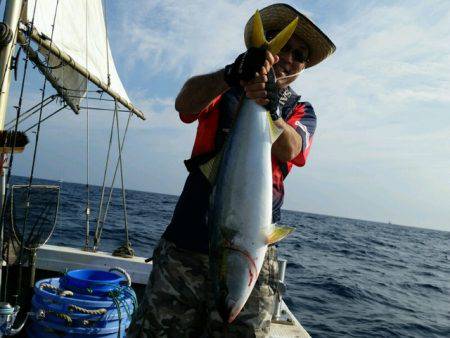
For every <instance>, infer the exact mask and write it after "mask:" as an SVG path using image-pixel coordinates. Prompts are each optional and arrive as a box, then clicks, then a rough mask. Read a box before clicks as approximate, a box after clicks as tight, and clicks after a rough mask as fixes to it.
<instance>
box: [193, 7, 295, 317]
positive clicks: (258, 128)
mask: <svg viewBox="0 0 450 338" xmlns="http://www.w3.org/2000/svg"><path fill="white" fill-rule="evenodd" d="M296 26H297V19H296V20H294V21H293V22H292V23H291V24H290V25H288V26H287V27H286V28H285V29H284V30H283V31H282V32H280V33H279V34H278V35H277V37H275V38H274V39H272V40H271V41H270V42H267V41H266V39H265V37H264V31H263V27H262V23H261V18H260V17H259V13H258V11H257V12H256V13H255V16H254V26H253V37H252V42H253V45H254V46H257V47H259V46H261V45H265V46H267V48H268V49H269V50H270V51H271V52H272V53H273V54H277V53H278V52H279V50H280V49H281V48H282V47H283V46H284V44H285V43H286V42H287V41H288V40H289V38H290V37H291V35H292V33H293V31H294V30H295V27H296ZM280 133H281V131H280V130H278V128H277V127H276V126H275V125H274V124H273V122H272V119H271V118H270V114H269V113H268V112H267V111H266V109H265V108H263V107H262V106H260V105H258V104H256V103H255V102H254V101H252V100H249V99H247V98H244V99H243V101H242V104H241V108H240V110H239V112H238V114H237V117H236V121H235V123H234V126H233V128H232V131H231V133H230V135H229V137H228V139H227V141H226V143H225V145H224V147H223V149H222V151H221V153H220V154H219V155H218V156H217V157H216V158H214V159H213V160H211V161H210V162H208V163H206V164H205V165H203V166H202V167H201V170H202V171H203V173H204V174H205V175H206V176H207V177H208V178H209V179H210V181H211V183H213V184H214V185H213V192H212V195H211V211H210V215H209V226H210V269H211V276H212V279H213V288H214V291H215V296H216V303H217V308H218V310H219V313H220V315H221V316H222V319H223V320H224V322H226V323H231V322H232V321H233V320H234V319H235V318H236V316H237V315H238V314H239V312H240V311H241V309H242V308H243V306H244V305H245V303H246V301H247V299H248V297H249V296H250V293H251V291H252V289H253V287H254V285H255V282H256V280H257V278H258V275H259V272H260V270H261V267H262V264H263V261H264V257H265V254H266V251H267V246H268V245H269V244H271V243H274V242H276V241H278V240H280V239H282V238H284V237H285V236H286V235H287V234H289V233H290V232H291V231H292V228H287V227H285V228H282V227H275V226H273V225H272V224H271V220H272V165H271V148H272V143H273V142H274V141H275V140H276V138H277V137H278V136H279V135H280Z"/></svg>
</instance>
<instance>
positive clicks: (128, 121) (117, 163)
mask: <svg viewBox="0 0 450 338" xmlns="http://www.w3.org/2000/svg"><path fill="white" fill-rule="evenodd" d="M132 115H133V113H131V112H130V113H129V115H128V120H127V124H126V126H125V132H124V134H123V136H122V143H121V144H120V143H119V144H120V146H119V153H120V152H122V149H123V146H124V144H125V138H126V135H127V131H128V126H129V125H130V120H131V116H132ZM118 169H119V161H118V160H117V162H116V168H115V169H114V175H113V179H112V182H111V187H110V190H109V196H108V201H107V202H106V207H105V212H104V213H103V219H102V220H101V221H100V228H99V232H98V238H97V246H98V245H99V244H100V239H101V236H102V231H103V226H104V224H105V222H106V217H107V215H108V209H109V205H110V203H111V199H112V194H113V191H114V190H113V187H114V183H115V181H116V176H117V171H118Z"/></svg>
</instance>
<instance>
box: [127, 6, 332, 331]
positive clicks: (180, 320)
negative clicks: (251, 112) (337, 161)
mask: <svg viewBox="0 0 450 338" xmlns="http://www.w3.org/2000/svg"><path fill="white" fill-rule="evenodd" d="M260 14H261V18H262V22H263V27H264V29H265V34H266V38H267V40H268V41H270V39H272V38H273V37H274V36H275V35H276V34H277V33H278V32H279V31H280V30H281V29H283V28H284V27H285V26H287V24H289V23H290V22H291V21H292V20H293V19H294V18H295V17H297V16H298V17H299V23H298V26H297V28H296V30H295V32H294V34H293V35H292V37H291V38H290V40H289V41H288V42H287V44H286V45H285V47H284V48H283V49H282V51H281V52H280V53H279V55H272V54H271V53H270V52H269V51H267V50H265V49H263V48H249V49H248V51H247V52H246V53H243V54H241V55H240V56H239V57H238V58H237V59H236V61H235V62H234V63H232V64H230V65H228V66H226V67H225V68H224V69H222V70H219V71H217V72H215V73H211V74H206V75H200V76H195V77H193V78H191V79H189V80H188V81H187V82H186V83H185V85H184V86H183V88H182V89H181V91H180V93H179V94H178V97H177V99H176V102H175V108H176V110H177V111H178V112H179V114H180V118H181V120H182V121H183V122H185V123H191V122H194V121H198V123H199V124H198V129H197V135H196V139H195V143H194V148H193V151H192V157H191V159H189V160H188V161H185V163H186V167H187V168H188V170H189V176H188V178H187V180H186V184H185V186H184V189H183V192H182V194H181V196H180V198H179V200H178V203H177V206H176V208H175V212H174V215H173V218H172V221H171V223H170V225H169V226H168V228H167V229H166V231H165V233H164V235H163V238H162V239H161V241H160V242H159V244H158V246H157V248H156V249H155V251H154V255H153V270H152V273H151V276H150V279H149V283H148V285H147V290H146V295H145V297H144V300H143V302H142V304H141V305H140V308H139V311H138V313H137V315H136V317H135V318H134V321H133V323H132V325H131V327H130V330H129V333H128V337H223V336H227V337H264V336H267V334H268V332H269V325H270V321H271V318H272V314H273V305H274V300H275V291H276V290H275V286H274V283H273V282H274V280H276V278H277V267H278V265H277V259H276V250H275V247H274V246H270V247H269V249H268V252H267V255H266V258H265V261H264V265H263V267H262V270H261V272H260V275H259V278H258V281H257V283H256V285H255V287H254V289H253V292H252V294H251V296H250V298H249V299H248V301H247V303H246V305H245V306H244V308H243V310H242V311H241V313H240V314H239V315H238V317H237V318H236V319H235V321H234V322H233V323H232V324H230V325H224V324H223V323H222V320H221V318H220V316H219V314H218V312H217V310H216V309H215V304H214V297H213V295H212V291H211V280H210V278H209V274H208V271H209V266H208V225H207V212H208V207H209V196H210V193H211V189H212V188H211V186H210V184H209V182H208V181H207V180H206V178H205V177H204V176H203V174H202V173H201V172H200V170H199V165H201V164H203V163H205V162H206V161H208V160H209V159H210V158H212V157H213V156H214V155H215V154H216V153H217V152H218V151H219V150H220V148H221V147H222V145H223V143H224V141H225V139H226V137H227V135H228V133H229V130H230V128H232V122H233V118H234V114H235V112H236V110H237V109H238V104H239V100H240V98H241V97H242V96H243V95H246V96H247V97H248V98H249V99H253V100H255V101H256V103H258V104H260V105H263V106H264V107H266V108H267V110H269V111H270V113H271V117H272V119H273V121H274V123H275V124H276V125H277V126H278V127H279V128H281V129H282V130H283V133H282V134H281V136H280V137H279V138H278V139H277V140H276V142H275V143H274V144H273V146H272V169H273V215H272V220H273V222H274V223H275V222H277V221H279V219H280V208H281V205H282V202H283V196H284V188H283V180H284V179H285V178H286V176H287V175H288V173H289V171H290V170H291V168H292V166H293V165H296V166H303V165H305V161H306V158H307V156H308V153H309V149H310V147H311V142H312V137H313V134H314V130H315V127H316V116H315V113H314V110H313V108H312V106H311V105H310V104H309V103H307V102H300V96H298V95H297V94H295V93H294V91H293V90H292V89H291V88H290V87H289V84H290V83H292V82H293V81H294V80H295V79H296V78H297V77H298V74H299V73H300V72H301V71H302V70H304V69H305V68H308V67H311V66H313V65H315V64H317V63H319V62H321V61H322V60H324V59H325V58H326V57H327V56H329V55H330V54H332V53H333V52H334V50H335V46H334V44H333V43H332V42H331V41H330V39H329V38H328V37H327V36H326V35H325V34H324V33H323V32H322V31H321V30H320V29H319V28H317V27H316V26H315V25H314V24H313V23H312V22H311V21H310V20H309V19H307V18H306V17H305V16H304V15H302V14H301V13H299V12H298V11H297V10H295V9H294V8H292V7H290V6H288V5H285V4H275V5H271V6H268V7H266V8H264V9H262V10H261V11H260ZM252 29H253V18H251V19H250V20H249V22H247V25H246V27H245V34H244V37H245V42H246V45H247V47H249V44H250V37H251V33H252ZM272 67H273V71H272ZM274 75H275V76H274Z"/></svg>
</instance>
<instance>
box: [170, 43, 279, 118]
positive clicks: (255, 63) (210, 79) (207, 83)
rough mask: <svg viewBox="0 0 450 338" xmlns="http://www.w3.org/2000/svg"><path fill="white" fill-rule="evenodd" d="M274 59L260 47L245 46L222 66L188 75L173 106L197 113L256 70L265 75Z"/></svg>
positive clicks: (186, 112)
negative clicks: (246, 48) (192, 75)
mask: <svg viewBox="0 0 450 338" xmlns="http://www.w3.org/2000/svg"><path fill="white" fill-rule="evenodd" d="M276 58H277V57H276ZM274 61H275V59H274V57H273V56H272V54H270V52H268V51H266V50H265V49H264V48H249V49H248V50H247V51H246V52H245V53H242V54H240V55H239V56H238V57H237V58H236V60H235V61H234V62H233V63H232V64H229V65H227V66H226V67H225V68H224V69H222V70H219V71H217V72H215V73H211V74H206V75H200V76H194V77H192V78H190V79H189V80H188V81H187V82H186V83H185V84H184V86H183V88H182V89H181V91H180V93H179V94H178V96H177V98H176V100H175V109H176V110H177V111H178V112H180V113H183V114H197V113H199V112H200V111H201V110H202V109H204V108H206V107H207V106H208V105H209V104H210V103H211V101H212V100H214V99H215V98H216V97H217V96H219V95H220V94H222V93H224V92H225V91H227V90H228V89H229V88H230V86H238V85H239V84H241V85H242V80H244V79H245V80H246V81H248V80H250V79H253V78H254V77H255V74H256V72H260V73H261V74H267V72H268V71H269V70H270V67H271V66H272V64H273V63H274ZM276 61H278V59H276Z"/></svg>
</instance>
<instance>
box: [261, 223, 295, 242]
mask: <svg viewBox="0 0 450 338" xmlns="http://www.w3.org/2000/svg"><path fill="white" fill-rule="evenodd" d="M292 231H294V228H292V227H280V226H276V225H275V226H274V229H273V230H272V232H271V233H270V234H269V235H267V237H266V244H267V245H270V244H274V243H276V242H279V241H281V240H282V239H283V238H285V237H286V236H287V235H289V234H290V233H291V232H292Z"/></svg>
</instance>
